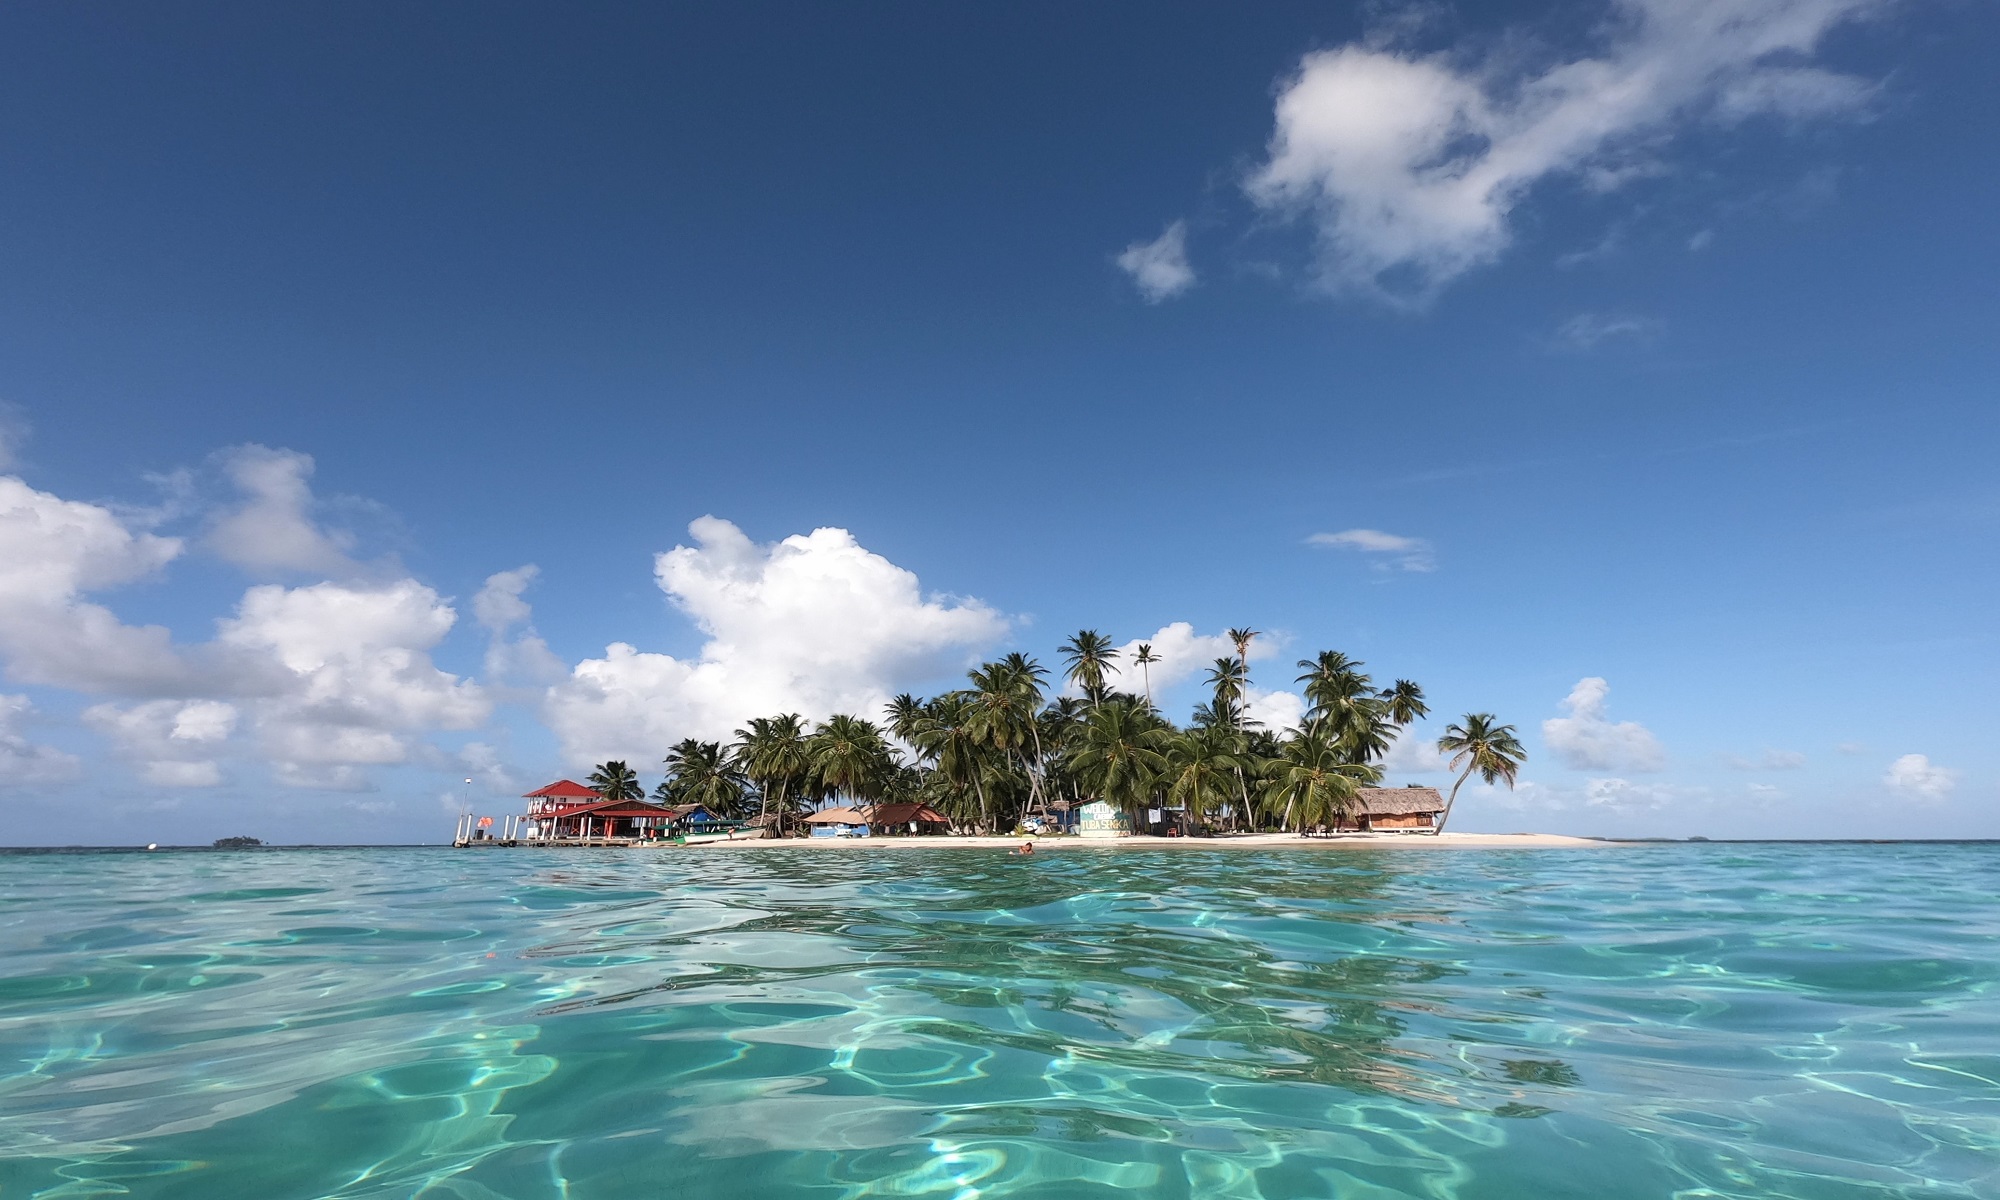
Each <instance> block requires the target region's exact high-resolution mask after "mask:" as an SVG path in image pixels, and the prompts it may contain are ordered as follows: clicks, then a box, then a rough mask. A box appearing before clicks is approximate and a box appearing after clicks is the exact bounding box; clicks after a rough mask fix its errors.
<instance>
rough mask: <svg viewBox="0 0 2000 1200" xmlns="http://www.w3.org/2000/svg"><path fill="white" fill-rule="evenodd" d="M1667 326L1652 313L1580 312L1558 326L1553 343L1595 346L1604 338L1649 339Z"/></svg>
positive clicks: (1577, 347)
mask: <svg viewBox="0 0 2000 1200" xmlns="http://www.w3.org/2000/svg"><path fill="white" fill-rule="evenodd" d="M1665 328H1666V326H1665V325H1664V324H1662V323H1661V322H1660V321H1658V320H1655V319H1654V318H1652V317H1640V316H1634V315H1633V314H1631V313H1578V314H1576V315H1575V316H1573V317H1571V318H1570V319H1569V320H1567V321H1564V322H1563V323H1562V324H1561V325H1558V326H1556V332H1555V339H1554V345H1555V346H1556V348H1558V349H1561V350H1594V349H1596V348H1597V347H1598V346H1601V345H1603V344H1604V343H1605V342H1612V341H1640V342H1643V341H1650V340H1652V339H1653V338H1656V337H1658V336H1659V335H1660V333H1661V331H1662V330H1663V329H1665Z"/></svg>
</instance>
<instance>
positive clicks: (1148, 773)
mask: <svg viewBox="0 0 2000 1200" xmlns="http://www.w3.org/2000/svg"><path fill="white" fill-rule="evenodd" d="M1079 734H1080V737H1079V739H1078V741H1079V743H1080V745H1079V746H1078V748H1077V751H1076V754H1075V757H1074V758H1073V759H1072V769H1073V770H1074V771H1075V772H1076V775H1077V780H1078V782H1079V783H1080V784H1081V785H1082V786H1083V788H1084V790H1085V791H1086V792H1088V793H1089V794H1091V795H1093V796H1096V797H1097V798H1098V799H1099V800H1102V801H1104V802H1105V803H1107V804H1110V805H1113V806H1114V807H1117V808H1122V809H1125V810H1126V811H1128V812H1131V811H1136V810H1138V809H1141V808H1144V807H1145V806H1146V801H1148V800H1149V799H1151V798H1152V795H1153V791H1154V789H1155V787H1156V786H1157V785H1158V782H1159V777H1160V773H1161V772H1162V771H1164V770H1165V769H1166V765H1167V756H1166V753H1165V750H1166V747H1167V741H1168V734H1167V725H1166V722H1165V721H1162V720H1161V719H1160V718H1159V717H1158V716H1157V715H1156V714H1155V713H1154V712H1153V711H1152V710H1151V709H1149V708H1145V707H1142V706H1141V704H1140V702H1139V701H1138V699H1137V698H1136V697H1134V698H1129V699H1128V698H1124V697H1119V698H1116V699H1111V700H1107V701H1105V702H1104V703H1102V704H1099V705H1096V706H1095V707H1093V708H1092V709H1091V710H1090V715H1088V716H1086V717H1085V718H1084V720H1083V728H1082V729H1081V730H1080V731H1079Z"/></svg>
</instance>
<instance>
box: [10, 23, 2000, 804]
mask: <svg viewBox="0 0 2000 1200" xmlns="http://www.w3.org/2000/svg"><path fill="white" fill-rule="evenodd" d="M1996 35H2000V14H1996V12H1995V10H1994V9H1993V8H1992V7H1991V6H1990V5H1976V4H1966V3H1944V2H1939V3H1875V2H1870V0H1790V2H1781V0H1726V2H1725V0H1716V2H1714V3H1710V4H1707V5H1687V4H1676V3H1667V2H1666V0H1657V2H1654V0H1621V2H1620V3H1617V4H1613V5H1609V6H1607V5H1605V4H1549V5H1522V6H1514V7H1510V8H1502V7H1499V6H1486V5H1481V6H1461V7H1459V8H1449V7H1443V6H1423V7H1397V6H1394V5H1375V6H1369V7H1366V8H1356V7H1349V6H1337V5H1285V4H1269V5H1260V6H1255V7H1254V8H1252V9H1250V10H1244V9H1243V7H1242V6H1221V5H1178V6H1173V5H1166V6H1163V5H1145V6H1140V5H1110V4H1107V5H1094V6H1084V7H1082V8H1079V7H1078V6H1073V5H1063V6H1058V5H1033V4H1028V5H1012V6H1006V7H1005V8H1004V9H995V10H992V11H973V10H969V9H965V8H963V7H962V6H961V7H956V8H952V7H945V8H940V7H937V6H922V5H900V6H899V5H879V6H866V7H857V6H822V5H805V4H800V5H774V4H754V5H753V4H745V5H732V6H684V7H682V8H679V9H674V10H666V11H660V10H656V9H655V8H654V7H652V6H634V7H633V8H632V9H631V10H630V11H626V12H616V11H600V12H595V13H587V14H579V13H576V12H573V11H568V10H564V9H559V8H555V7H532V6H503V5H449V4H440V5H429V6H423V7H422V8H420V9H409V8H403V7H396V6H388V5H376V6H355V5H342V6H334V5H291V6H277V7H272V6H252V5H189V6H180V7H178V8H175V9H172V10H167V9H158V10H147V11H140V10H117V11H113V10H109V9H92V8H79V7H77V6H71V5H54V4H46V5H21V6H14V7H12V8H10V9H8V10H7V11H6V12H5V13H0V113H4V117H3V118H0V403H4V405H5V406H6V407H5V409H4V415H0V429H4V430H5V431H6V433H5V441H4V445H5V447H6V450H5V461H4V464H0V474H4V475H5V479H4V480H0V664H4V667H5V675H4V676H0V697H4V699H0V807H4V809H5V811H6V813H7V818H6V820H7V827H8V833H7V834H6V840H7V841H9V842H16V843H47V842H55V843H60V842H95V841H104V840H114V841H138V842H143V841H150V840H157V841H162V842H174V841H202V840H207V839H209V838H212V837H216V836H221V835H224V834H231V833H239V832H245V833H254V834H257V835H259V836H264V837H266V838H267V840H312V841H346V840H355V841H376V840H391V841H409V840H424V839H426V838H435V837H438V836H442V834H443V831H444V829H445V828H446V827H447V825H446V822H447V821H448V820H449V818H448V816H447V815H446V807H447V805H448V804H449V803H450V802H451V799H450V798H451V797H452V796H453V795H454V794H455V793H462V792H465V791H467V790H468V789H466V788H465V787H464V785H463V784H461V783H460V781H461V780H462V779H464V778H466V777H467V776H471V777H472V778H474V779H475V781H476V782H475V783H474V785H473V786H472V788H471V789H469V791H470V793H471V799H472V800H473V801H474V802H475V805H476V806H477V807H479V808H481V809H482V810H484V809H492V810H494V811H505V809H504V805H503V798H504V797H506V796H510V795H516V794H518V793H519V792H520V791H521V790H524V789H525V788H526V787H529V786H534V785H536V784H539V783H541V782H545V781H546V780H548V779H549V778H553V777H555V776H557V775H561V774H576V773H578V772H580V771H583V770H586V769H587V767H588V763H589V762H590V761H592V760H593V759H594V757H597V756H602V755H606V754H611V753H614V752H615V753H619V754H623V755H626V756H628V757H630V758H632V759H634V760H637V761H639V762H643V763H651V762H654V761H655V760H657V759H658V758H659V756H660V754H661V753H662V752H663V751H664V748H665V745H666V744H667V743H668V742H670V741H671V740H673V739H674V738H677V737H679V736H683V735H686V734H705V735H713V734H716V733H718V732H726V731H727V729H729V728H731V727H733V726H734V724H736V723H738V722H740V720H741V718H742V717H745V716H748V715H752V714H753V713H757V712H763V711H768V710H771V709H774V708H776V707H789V708H798V709H802V710H805V711H808V712H809V713H813V714H814V715H823V714H824V713H825V712H828V711H833V710H834V709H835V708H852V707H860V706H865V705H867V704H872V703H873V702H875V700H876V699H877V698H879V696H881V695H883V694H885V693H886V692H893V691H898V690H903V689H905V688H911V689H917V690H923V689H927V688H928V689H935V688H938V687H941V686H947V685H948V684H949V683H950V681H951V680H952V679H954V678H955V677H956V674H957V672H958V671H959V670H961V669H962V667H963V665H964V664H965V663H966V662H967V661H969V660H971V659H974V658H976V657H978V656H981V655H989V654H993V653H996V652H1000V651H1004V650H1006V649H1012V648H1020V649H1026V650H1029V651H1031V652H1034V653H1037V654H1039V655H1040V656H1042V657H1043V658H1044V660H1045V661H1050V660H1052V659H1053V657H1054V655H1053V649H1054V646H1055V644H1056V643H1057V642H1058V641H1059V640H1061V639H1062V638H1063V637H1065V636H1067V635H1068V634H1069V633H1070V632H1072V631H1074V630H1076V629H1078V628H1082V627H1091V628H1098V629H1102V630H1104V631H1105V632H1107V633H1109V634H1111V635H1112V636H1113V637H1114V638H1115V639H1116V640H1118V641H1119V642H1129V641H1132V640H1136V639H1142V638H1148V637H1152V638H1153V639H1154V640H1155V641H1160V642H1163V643H1172V644H1173V645H1175V646H1178V647H1181V648H1182V650H1181V658H1182V661H1183V665H1182V667H1181V668H1179V670H1181V671H1191V670H1193V669H1194V668H1195V666H1196V664H1197V662H1198V661H1199V660H1200V659H1203V658H1206V657H1211V656H1212V655H1211V654H1210V653H1209V651H1210V650H1212V649H1213V647H1214V645H1215V642H1214V639H1215V637H1216V636H1217V635H1219V634H1220V633H1221V631H1222V630H1223V629H1224V628H1225V627H1228V626H1231V625H1242V624H1249V625H1251V626H1253V627H1255V628H1257V629H1260V630H1264V631H1266V636H1265V637H1264V638H1263V639H1262V646H1261V648H1260V653H1261V654H1262V657H1259V658H1257V659H1255V660H1253V663H1252V666H1253V678H1254V679H1255V680H1256V682H1257V683H1258V684H1259V685H1261V687H1262V688H1263V689H1265V694H1264V695H1263V696H1262V698H1261V701H1260V703H1261V704H1262V706H1263V707H1262V710H1261V711H1263V712H1264V713H1265V714H1266V715H1267V716H1268V717H1269V718H1270V719H1272V720H1273V721H1281V720H1282V719H1283V718H1284V717H1285V715H1286V713H1287V712H1288V711H1289V709H1288V707H1287V706H1288V704H1290V703H1291V702H1290V701H1289V700H1288V699H1287V698H1286V697H1285V696H1283V695H1281V694H1279V693H1280V692H1281V691H1282V690H1283V689H1285V688H1287V687H1289V686H1290V679H1291V676H1292V675H1293V674H1294V673H1295V672H1294V671H1293V670H1292V669H1291V667H1290V664H1291V663H1292V661H1293V660H1294V659H1297V658H1301V657H1306V656H1309V655H1310V654H1312V653H1313V652H1315V651H1317V650H1320V649H1327V648H1337V649H1340V650H1343V651H1345V652H1347V653H1349V654H1351V655H1354V656H1356V657H1358V658H1361V659H1363V660H1365V661H1366V662H1367V663H1368V664H1369V666H1370V668H1371V669H1374V670H1376V671H1377V672H1378V673H1379V674H1380V675H1381V676H1382V677H1383V678H1385V679H1388V678H1397V677H1405V678H1411V679H1415V680H1417V681H1419V682H1420V683H1422V684H1423V685H1424V686H1425V688H1426V690H1427V691H1428V693H1429V694H1430V696H1431V698H1432V700H1433V702H1434V705H1435V708H1436V710H1437V713H1438V714H1439V715H1442V716H1455V715H1456V714H1459V713H1463V712H1466V711H1473V710H1484V711H1492V712H1494V713H1497V714H1499V715H1500V716H1501V717H1502V718H1503V719H1505V720H1508V721H1511V722H1513V723H1515V724H1516V725H1518V726H1519V727H1520V728H1521V730H1522V731H1523V733H1524V735H1525V737H1526V739H1527V742H1528V745H1529V748H1530V751H1531V753H1532V755H1533V757H1532V759H1531V763H1530V765H1529V767H1528V769H1527V770H1526V771H1525V772H1524V774H1523V779H1524V781H1525V783H1524V786H1523V787H1522V788H1521V789H1520V790H1519V791H1517V792H1515V793H1513V794H1511V795H1510V794H1505V793H1502V794H1498V795H1489V794H1486V793H1484V792H1475V793H1470V794H1469V796H1470V798H1469V800H1468V801H1467V802H1466V803H1465V804H1463V805H1462V807H1461V813H1462V817H1461V819H1462V822H1463V825H1464V827H1465V828H1468V829H1493V830H1513V829H1552V830H1562V831H1569V832H1578V833H1636V834H1665V835H1689V834H1703V835H1707V836H1764V835H1775V836H1799V835H1808V836H1856V835H1858V836H1871V835H1881V834H1884V833H1898V834H1900V833H1920V834H1924V835H1929V836H2000V756H1996V753H1995V751H1994V748H1993V739H1992V738H1991V736H1990V733H1989V731H1988V728H1987V726H1988V723H1989V722H1988V717H1989V716H1990V714H1991V712H1992V711H1993V706H1992V698H1993V680H1994V679H1995V678H2000V671H1996V667H2000V662H1996V658H2000V655H1996V642H1995V636H1994V632H1993V626H1994V622H1993V618H1992V613H1993V612H1994V610H1995V584H1996V582H1997V581H2000V572H1996V567H1995V563H1996V557H1995V555H1994V553H1993V550H1994V544H1995V535H1996V531H2000V483H1996V482H1995V480H1996V478H2000V472H1996V471H1995V468H1994V466H1993V459H1994V450H1995V448H1996V444H2000V439H1996V417H1995V410H1994V403H1993V398H1994V390H1995V388H1994V385H1995V381H1996V379H2000V370H1996V366H2000V364H1996V349H1995V346H1996V344H2000V339H1996V338H1995V336H1994V334H1993V330H1994V327H1995V323H1996V322H1995V318H1996V315H2000V304H1997V303H1996V298H1995V296H1996V293H1995V289H1994V287H1993V283H1992V279H1993V266H1994V263H1995V262H1996V259H2000V255H1996V250H2000V245H1996V241H2000V237H1996V234H1995V231H1994V230H1995V226H1994V223H1993V220H1992V214H1993V212H1994V208H1995V200H1996V196H2000V151H1996V149H1995V148H1996V147H2000V103H1996V102H1995V95H1994V85H1993V83H1992V80H1991V75H1990V69H1989V64H1990V59H1991V55H1992V52H1993V50H1994V47H1995V45H1996ZM709 517H713V518H715V519H716V520H715V521H704V520H703V519H704V518H709ZM697 522H701V524H700V525H699V526H698V528H697V529H694V530H691V528H690V526H691V525H693V524H695V523H697ZM725 523H726V524H725ZM815 531H819V532H815ZM787 539H797V540H795V541H787ZM676 547H680V548H681V549H679V550H676ZM663 553H666V554H667V557H666V558H664V559H660V560H658V561H657V562H656V557H655V556H656V555H661V554H663ZM10 564H11V565H10ZM531 564H532V565H533V567H534V568H535V571H534V572H532V573H524V572H521V571H520V569H521V568H524V567H526V566H529V565H531ZM510 573H511V574H510ZM496 576H497V577H498V578H497V579H496V578H495V577H496ZM1177 623H1186V628H1185V630H1175V629H1174V627H1175V626H1176V624H1177ZM149 628H150V629H151V630H152V631H151V632H148V630H149ZM614 644H616V645H619V646H623V647H628V648H629V649H628V650H625V651H618V652H610V651H607V647H608V646H612V645H614ZM1175 673H1176V669H1175V668H1173V667H1172V665H1171V664H1170V665H1169V669H1168V675H1169V677H1171V676H1172V675H1174V674H1175ZM1165 691H1166V700H1167V707H1169V708H1170V709H1171V710H1172V711H1173V712H1174V714H1175V715H1177V716H1182V715H1184V710H1185V709H1186V708H1187V707H1188V706H1190V705H1191V704H1192V703H1193V702H1194V700H1195V699H1196V696H1195V695H1194V692H1193V689H1192V688H1191V687H1186V686H1173V685H1169V686H1168V687H1167V688H1166V689H1165ZM1551 722H1553V724H1550V723H1551ZM1430 732H1431V734H1432V735H1433V736H1434V735H1435V729H1434V728H1433V729H1432V730H1431V731H1430ZM643 773H644V774H647V775H648V776H649V777H650V776H651V775H652V774H653V772H652V771H646V772H643ZM1443 778H1444V776H1441V775H1439V774H1437V773H1436V771H1435V763H1432V762H1427V761H1426V760H1425V757H1424V756H1423V755H1422V754H1421V753H1419V752H1418V751H1417V748H1416V747H1415V746H1413V745H1412V746H1405V747H1403V748H1402V749H1400V750H1399V751H1398V754H1397V756H1396V759H1395V761H1394V770H1393V771H1392V779H1394V780H1395V781H1397V782H1403V781H1410V782H1438V781H1439V780H1441V779H1443Z"/></svg>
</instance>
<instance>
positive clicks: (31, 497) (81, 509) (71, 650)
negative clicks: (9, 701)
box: [0, 476, 187, 693]
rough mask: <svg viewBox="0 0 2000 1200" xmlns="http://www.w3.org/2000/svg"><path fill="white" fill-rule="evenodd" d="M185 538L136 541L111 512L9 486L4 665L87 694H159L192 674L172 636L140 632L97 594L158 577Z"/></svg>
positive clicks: (0, 557)
mask: <svg viewBox="0 0 2000 1200" xmlns="http://www.w3.org/2000/svg"><path fill="white" fill-rule="evenodd" d="M180 552H181V542H180V540H179V539H178V538H169V537H158V536H155V535H153V534H150V533H135V532H133V531H132V530H131V529H129V528H127V527H126V525H125V523H124V522H122V521H120V520H119V518H118V516H117V515H116V514H114V513H113V512H112V511H111V510H110V509H108V508H104V507H101V506H99V505H95V504H86V503H83V502H81V501H75V500H64V499H62V498H60V497H58V496H54V495H51V494H49V493H47V492H41V491H36V490H35V489H34V488H31V487H29V486H28V485H27V484H26V483H24V482H22V481H21V480H20V479H19V478H17V477H14V476H0V657H4V658H5V659H6V661H7V668H8V671H9V673H10V674H12V675H13V676H14V677H15V678H17V679H20V680H23V681H25V682H28V683H41V684H50V685H53V686H56V687H65V688H73V689H76V690H78V691H86V692H118V691H124V692H139V693H147V692H158V691H162V690H168V689H172V688H175V687H178V686H184V684H185V682H186V678H185V677H186V675H187V670H186V666H185V664H184V663H183V662H182V660H181V658H180V657H179V655H178V654H177V653H176V652H175V650H174V648H173V645H172V639H171V638H170V636H169V634H168V632H167V631H166V630H165V629H163V628H160V627H159V626H156V625H154V626H146V627H143V628H135V627H133V626H130V625H126V624H124V623H122V622H121V621H119V619H118V618H117V617H116V616H114V615H113V614H112V612H111V610H110V609H107V608H105V607H103V606H102V605H99V604H95V603H92V602H90V601H88V600H86V599H84V597H85V595H86V594H87V593H90V592H94V591H100V590H104V589H107V588H114V587H118V586H120V585H122V584H129V583H133V582H135V581H138V580H141V579H144V578H146V577H147V576H150V575H152V574H154V573H155V572H157V571H158V570H160V568H162V567H164V566H166V565H167V563H169V562H171V561H172V560H173V559H174V558H175V557H177V556H178V555H179V554H180Z"/></svg>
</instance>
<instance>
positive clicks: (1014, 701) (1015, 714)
mask: <svg viewBox="0 0 2000 1200" xmlns="http://www.w3.org/2000/svg"><path fill="white" fill-rule="evenodd" d="M1043 674H1046V672H1044V671H1043V670H1042V668H1041V666H1040V665H1039V664H1037V663H1036V662H1035V660H1033V659H1031V658H1028V657H1026V656H1025V655H1010V656H1009V657H1008V658H1007V659H1006V660H1003V661H1001V662H997V663H987V664H986V665H985V666H983V667H979V668H978V669H976V670H973V671H968V672H967V673H966V678H968V679H970V680H971V681H972V688H971V690H970V691H969V692H968V693H967V700H968V704H967V708H968V711H967V714H966V728H967V732H968V733H970V735H971V736H972V738H973V740H974V741H976V742H978V743H979V744H980V745H982V746H985V747H986V748H988V749H990V750H992V751H994V752H995V753H996V754H997V755H998V756H999V760H1000V761H1002V762H1005V761H1007V760H1008V759H1009V758H1010V757H1011V758H1012V759H1013V761H1015V762H1016V763H1018V764H1019V765H1020V767H1021V771H1022V774H1023V775H1025V776H1026V778H1027V781H1028V799H1029V803H1030V804H1034V803H1035V802H1037V801H1039V800H1040V799H1041V783H1040V781H1039V780H1037V778H1036V772H1035V770H1034V768H1033V767H1031V766H1030V765H1029V763H1028V750H1029V747H1030V746H1031V745H1035V744H1037V743H1038V741H1039V734H1038V731H1037V730H1036V728H1035V711H1036V710H1037V709H1039V708H1040V707H1041V705H1042V689H1041V679H1040V676H1041V675H1043Z"/></svg>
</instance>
